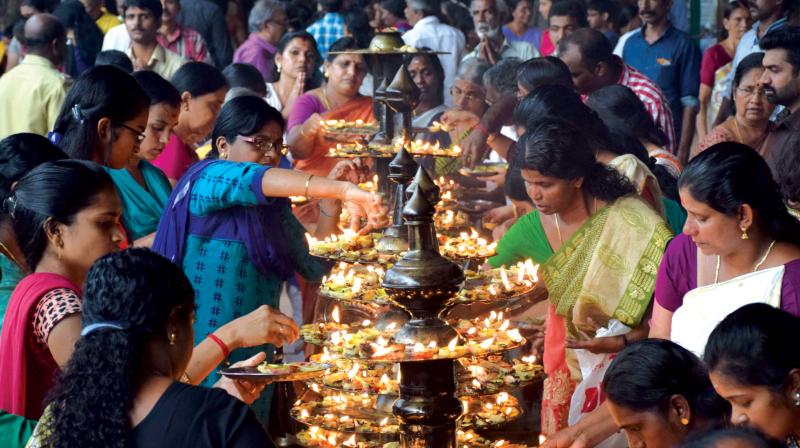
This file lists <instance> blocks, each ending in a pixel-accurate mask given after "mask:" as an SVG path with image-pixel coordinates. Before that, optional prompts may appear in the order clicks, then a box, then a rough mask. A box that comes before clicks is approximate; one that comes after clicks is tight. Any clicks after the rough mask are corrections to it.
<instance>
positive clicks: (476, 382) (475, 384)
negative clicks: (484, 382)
mask: <svg viewBox="0 0 800 448" xmlns="http://www.w3.org/2000/svg"><path fill="white" fill-rule="evenodd" d="M472 385H473V386H474V387H475V388H476V389H480V388H481V382H480V381H478V380H477V379H473V380H472Z"/></svg>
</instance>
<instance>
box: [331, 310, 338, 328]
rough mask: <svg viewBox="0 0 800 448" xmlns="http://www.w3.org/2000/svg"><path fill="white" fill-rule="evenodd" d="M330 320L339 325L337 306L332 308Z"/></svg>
mask: <svg viewBox="0 0 800 448" xmlns="http://www.w3.org/2000/svg"><path fill="white" fill-rule="evenodd" d="M331 318H332V319H333V321H334V322H336V323H337V324H338V323H339V307H338V306H334V307H333V311H331Z"/></svg>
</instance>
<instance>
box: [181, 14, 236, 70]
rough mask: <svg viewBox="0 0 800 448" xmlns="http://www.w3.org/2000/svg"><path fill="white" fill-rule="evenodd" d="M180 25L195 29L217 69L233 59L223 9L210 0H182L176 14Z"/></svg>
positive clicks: (231, 45) (225, 65)
mask: <svg viewBox="0 0 800 448" xmlns="http://www.w3.org/2000/svg"><path fill="white" fill-rule="evenodd" d="M178 22H180V24H181V25H183V26H185V27H188V28H192V29H195V30H197V32H199V33H200V34H201V35H202V36H203V39H205V41H206V45H208V51H209V52H210V53H211V59H212V60H213V61H214V65H216V66H217V67H218V68H219V69H222V68H224V67H227V66H228V64H230V63H231V61H232V60H233V44H232V43H231V39H230V36H228V26H227V24H226V23H225V10H223V9H222V8H220V7H219V6H218V5H217V4H216V3H214V2H212V1H211V0H183V1H181V12H180V15H179V16H178Z"/></svg>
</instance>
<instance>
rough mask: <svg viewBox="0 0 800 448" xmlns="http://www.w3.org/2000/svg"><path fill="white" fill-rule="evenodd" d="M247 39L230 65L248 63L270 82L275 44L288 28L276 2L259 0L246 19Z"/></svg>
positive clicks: (287, 21) (285, 18) (286, 20)
mask: <svg viewBox="0 0 800 448" xmlns="http://www.w3.org/2000/svg"><path fill="white" fill-rule="evenodd" d="M247 26H248V28H249V29H250V37H249V38H248V39H247V40H246V41H245V42H244V43H243V44H242V45H241V46H240V47H239V48H238V49H237V50H236V53H234V55H233V62H244V63H247V64H251V65H252V66H254V67H255V68H257V69H258V71H259V72H261V76H263V77H264V80H265V81H267V82H273V81H275V79H274V74H273V69H274V67H275V52H276V51H278V49H277V48H276V47H275V45H277V44H278V41H279V40H281V37H282V36H283V34H284V33H286V29H287V28H288V26H289V20H288V18H287V17H286V10H285V9H284V7H283V5H282V4H281V3H278V2H277V1H275V0H259V1H258V2H256V4H255V5H253V9H252V10H251V11H250V17H249V18H248V20H247Z"/></svg>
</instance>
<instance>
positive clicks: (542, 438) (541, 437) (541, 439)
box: [539, 434, 547, 446]
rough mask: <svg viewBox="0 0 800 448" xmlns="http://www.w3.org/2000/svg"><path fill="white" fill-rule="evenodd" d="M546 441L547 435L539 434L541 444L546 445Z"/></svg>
mask: <svg viewBox="0 0 800 448" xmlns="http://www.w3.org/2000/svg"><path fill="white" fill-rule="evenodd" d="M546 441H547V437H545V436H543V435H541V434H539V446H542V445H544V442H546Z"/></svg>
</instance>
